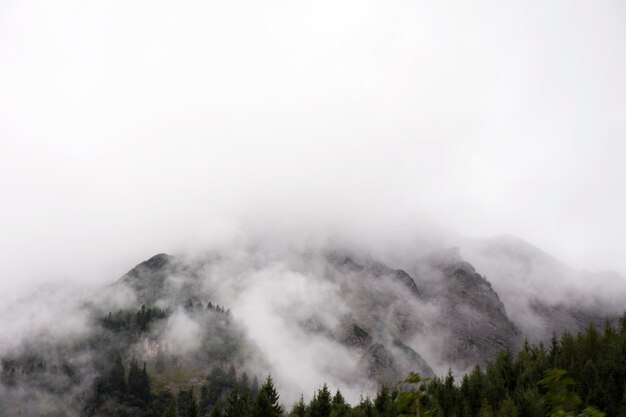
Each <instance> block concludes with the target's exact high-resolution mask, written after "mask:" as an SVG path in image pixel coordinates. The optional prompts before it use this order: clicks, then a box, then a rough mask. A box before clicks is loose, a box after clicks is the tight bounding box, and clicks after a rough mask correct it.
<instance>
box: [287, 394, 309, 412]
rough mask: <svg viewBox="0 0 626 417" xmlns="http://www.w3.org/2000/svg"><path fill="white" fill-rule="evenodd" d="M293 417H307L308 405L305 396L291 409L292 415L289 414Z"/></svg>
mask: <svg viewBox="0 0 626 417" xmlns="http://www.w3.org/2000/svg"><path fill="white" fill-rule="evenodd" d="M289 415H290V416H291V417H305V416H306V405H305V404H304V396H302V395H301V396H300V400H299V401H298V402H297V403H295V404H294V405H293V408H292V409H291V413H289Z"/></svg>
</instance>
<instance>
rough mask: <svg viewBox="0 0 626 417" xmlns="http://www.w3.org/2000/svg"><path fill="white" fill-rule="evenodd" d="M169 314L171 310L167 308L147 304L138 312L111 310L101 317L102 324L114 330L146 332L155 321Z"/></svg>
mask: <svg viewBox="0 0 626 417" xmlns="http://www.w3.org/2000/svg"><path fill="white" fill-rule="evenodd" d="M168 315H169V311H167V310H163V309H160V308H157V307H148V308H146V306H145V305H142V306H141V308H140V309H139V310H137V311H136V312H133V311H122V310H120V311H118V312H117V313H115V314H113V313H111V312H109V314H107V315H106V316H104V317H102V318H101V319H100V324H101V325H102V327H104V328H105V329H108V330H111V331H113V332H121V331H132V330H138V331H142V332H145V331H147V330H148V329H149V327H150V325H151V324H152V323H153V322H154V321H157V320H161V319H164V318H166V317H167V316H168Z"/></svg>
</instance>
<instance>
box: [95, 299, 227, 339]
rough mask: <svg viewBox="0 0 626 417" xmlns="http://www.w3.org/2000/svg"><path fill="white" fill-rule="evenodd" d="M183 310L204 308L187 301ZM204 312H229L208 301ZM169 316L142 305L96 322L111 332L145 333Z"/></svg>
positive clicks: (106, 316) (192, 301)
mask: <svg viewBox="0 0 626 417" xmlns="http://www.w3.org/2000/svg"><path fill="white" fill-rule="evenodd" d="M184 308H185V310H186V311H201V310H203V309H204V308H205V307H204V305H203V304H202V302H200V301H194V300H193V299H189V300H187V302H186V303H185V305H184ZM206 310H207V311H214V312H216V313H220V314H226V315H230V310H227V309H226V308H225V307H223V306H220V305H218V304H213V303H212V302H210V301H209V302H208V303H207V305H206ZM169 315H170V311H169V310H167V309H161V308H158V307H146V306H145V305H142V306H141V308H139V309H138V310H137V311H131V310H118V311H117V312H116V313H115V314H113V313H112V312H109V313H108V314H106V315H105V316H104V317H101V318H100V319H99V320H98V322H99V323H100V325H101V326H102V327H104V328H105V329H108V330H111V331H113V332H121V331H133V330H136V331H140V332H145V331H147V330H148V329H149V328H150V325H151V324H152V323H153V322H155V321H158V320H161V319H164V318H166V317H168V316H169Z"/></svg>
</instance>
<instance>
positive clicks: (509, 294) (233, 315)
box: [0, 236, 626, 412]
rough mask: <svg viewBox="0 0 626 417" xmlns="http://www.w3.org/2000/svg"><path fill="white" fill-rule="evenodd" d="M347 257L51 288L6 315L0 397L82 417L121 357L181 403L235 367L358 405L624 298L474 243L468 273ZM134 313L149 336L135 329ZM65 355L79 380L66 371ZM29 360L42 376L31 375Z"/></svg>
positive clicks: (271, 243) (237, 258)
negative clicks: (140, 366) (336, 393)
mask: <svg viewBox="0 0 626 417" xmlns="http://www.w3.org/2000/svg"><path fill="white" fill-rule="evenodd" d="M339 242H340V240H337V239H334V240H326V241H324V242H320V241H311V240H309V241H308V242H307V243H305V244H302V243H299V244H295V245H294V244H293V243H294V242H276V241H275V240H272V239H268V240H265V241H263V240H254V239H252V240H249V241H248V242H246V243H245V244H239V245H237V247H229V248H228V249H226V248H224V247H221V248H215V249H212V250H207V251H204V252H202V253H196V254H193V255H183V254H179V255H168V254H157V255H154V256H152V257H150V258H149V259H147V260H146V261H144V262H141V263H139V264H138V265H137V266H135V267H134V268H132V269H131V270H130V271H129V272H128V273H127V274H125V275H124V276H123V277H121V278H120V279H119V280H117V281H114V282H112V283H111V284H109V285H107V286H105V287H104V288H101V289H99V290H97V291H96V292H95V293H94V292H85V291H83V292H82V293H77V292H76V291H74V292H70V291H68V289H67V288H58V289H56V290H54V289H53V290H52V291H45V292H41V293H39V294H33V295H31V296H29V297H28V298H27V299H23V300H20V302H19V303H15V304H12V305H9V306H8V308H7V307H5V308H4V309H3V311H2V312H1V313H2V316H3V318H5V320H3V325H2V329H0V330H1V331H2V334H3V340H5V342H3V343H2V344H0V348H1V350H0V356H2V358H3V362H2V363H3V368H2V378H3V381H4V382H3V384H4V385H3V389H2V390H1V391H0V398H2V399H3V401H4V402H6V403H7V404H20V403H21V401H23V399H24V398H25V397H24V396H25V395H31V396H33V397H34V398H37V399H38V400H37V401H40V402H41V403H38V402H37V401H36V402H35V403H34V404H39V406H42V407H47V406H48V405H49V401H50V399H49V398H51V396H54V395H58V393H61V394H62V395H63V398H65V399H64V400H63V401H62V403H63V404H64V407H68V408H69V409H72V408H75V409H76V410H79V409H80V408H81V404H83V402H82V401H84V400H80V398H81V396H84V393H85V392H88V391H89V390H88V389H87V391H85V387H89V386H90V385H91V384H93V381H94V380H95V381H97V378H98V375H100V372H102V371H100V370H99V369H101V368H99V366H103V365H98V364H97V361H96V362H95V364H94V363H93V359H94V358H97V357H99V356H102V355H104V354H106V352H108V351H109V350H110V349H121V352H122V353H123V357H134V358H137V359H138V360H140V361H145V362H146V363H147V364H148V369H149V372H150V373H151V374H152V375H153V378H155V379H156V381H157V384H158V386H159V387H165V388H168V389H170V390H172V391H174V392H178V390H181V389H185V388H187V387H193V386H197V384H200V383H202V381H203V380H204V378H205V377H206V375H209V374H210V372H211V369H214V367H216V366H218V367H224V366H234V368H235V369H236V371H237V372H238V373H242V372H246V373H247V375H264V374H266V373H268V372H271V373H272V375H273V376H274V379H275V381H276V384H277V386H278V387H279V388H280V390H281V393H282V395H283V396H284V398H283V399H284V401H286V402H287V403H291V402H294V401H295V400H296V399H297V398H299V396H300V395H302V394H305V395H306V394H307V393H309V392H312V390H313V389H314V388H315V387H316V386H317V385H318V384H319V381H326V382H328V383H329V384H330V385H331V387H340V388H341V390H342V392H344V394H345V395H346V396H347V398H348V399H349V400H351V401H356V400H358V398H359V397H360V396H361V395H363V394H367V393H372V392H374V391H375V389H376V387H377V386H378V384H391V385H393V384H395V383H396V382H397V381H399V380H400V379H401V378H402V377H403V375H404V374H405V373H406V371H407V370H415V371H419V372H420V373H421V374H423V375H439V376H442V375H444V374H445V373H446V372H447V370H448V369H449V368H451V369H453V370H454V372H455V373H457V375H461V374H462V373H463V372H465V371H467V370H469V369H471V368H472V367H473V366H474V365H476V364H486V363H487V362H488V361H490V360H494V359H495V357H496V356H497V354H498V352H500V351H501V350H502V349H509V350H511V351H516V350H518V349H519V348H520V347H521V346H522V343H523V341H524V339H525V338H528V339H530V340H535V341H544V342H546V343H547V342H548V341H549V339H550V337H551V336H552V334H553V333H556V334H561V333H562V332H563V331H570V332H577V331H580V330H582V329H585V328H586V327H587V326H588V325H589V324H590V323H594V324H596V325H598V326H601V325H602V324H603V323H604V321H605V320H606V319H609V320H612V321H614V320H616V319H617V317H618V316H619V315H620V314H621V313H622V311H621V310H620V309H621V308H622V306H623V305H625V304H626V293H625V292H621V293H617V292H616V291H614V292H613V294H612V295H611V297H610V298H607V297H606V294H603V293H602V292H594V290H593V289H592V287H591V286H588V285H582V286H577V285H575V284H574V283H575V282H576V279H574V278H575V277H570V276H569V274H575V275H576V276H578V274H580V275H581V276H583V277H589V276H590V275H589V274H583V273H577V272H575V271H573V270H571V269H569V268H567V267H566V266H565V265H563V264H562V263H560V262H558V261H557V260H556V259H554V258H552V257H551V256H549V255H547V254H546V253H544V252H542V251H541V250H539V249H538V248H535V247H533V246H532V245H530V244H528V243H526V242H524V241H521V240H519V239H516V238H514V237H511V236H502V237H499V238H494V239H489V240H484V241H467V240H465V241H464V242H465V243H466V244H467V245H468V247H469V249H467V252H468V256H467V258H466V257H465V256H464V252H465V251H466V250H465V249H460V248H458V247H446V246H439V245H438V244H432V245H424V243H423V242H421V241H420V240H415V241H414V244H413V246H405V247H404V251H403V252H400V251H398V252H396V253H390V252H388V251H378V252H377V251H376V250H372V249H371V248H370V249H369V250H368V249H365V248H364V247H363V246H360V245H353V246H349V245H347V244H346V242H347V241H345V240H343V241H342V243H341V244H340V243H339ZM468 242H469V243H468ZM471 259H475V260H476V263H475V264H474V263H473V262H474V261H472V262H470V260H471ZM481 262H482V263H481ZM479 264H480V265H482V266H484V267H485V268H490V270H489V271H490V272H489V275H487V276H485V275H483V274H484V272H483V271H482V270H481V269H480V268H479V267H478V266H477V265H479ZM490 276H491V277H493V280H491V281H490V279H489V277H490ZM547 278H550V279H551V280H552V281H550V282H548V281H546V279H547ZM609 279H614V277H610V278H609ZM580 283H581V284H585V282H583V281H581V282H580ZM551 287H554V289H555V290H559V294H560V295H561V296H560V297H559V296H555V295H554V293H553V292H552V291H547V289H549V288H551ZM618 300H621V303H617V301H618ZM583 301H584V302H583ZM146 309H147V310H146ZM153 309H156V310H153ZM28 312H30V315H28V314H29V313H28ZM135 313H136V314H137V320H139V317H145V319H141V320H147V321H145V323H146V324H145V325H144V324H142V325H140V327H134V326H136V325H130V324H127V323H130V322H128V321H127V320H135V319H133V317H135ZM25 314H26V315H28V317H26V318H24V317H23V316H24V315H25ZM24 320H27V322H28V323H29V325H28V327H26V326H25V325H24ZM125 323H126V324H125ZM138 323H139V322H138ZM142 323H143V322H142ZM126 326H131V327H126ZM141 326H144V327H141ZM68 355H69V357H70V358H72V359H71V360H70V362H68V365H67V366H71V369H73V371H72V375H74V376H72V377H71V378H70V379H67V378H68V377H67V376H66V375H65V374H64V373H63V372H65V371H63V370H64V369H65V368H64V366H65V365H63V363H65V362H59V361H60V360H61V358H66V357H67V356H68ZM37 358H39V359H37ZM63 360H66V359H63ZM33 361H35V362H33ZM36 361H41V363H45V364H46V367H45V368H44V369H43V370H41V371H37V370H36V369H37V368H33V366H35V365H33V363H35V364H36V363H38V362H36ZM104 369H106V368H104ZM174 373H175V374H176V375H178V376H177V377H176V378H174V377H173V375H174ZM33 378H34V380H35V381H38V382H36V383H35V384H33V383H32V381H33ZM59 381H61V382H59ZM50 384H53V385H50ZM59 384H60V385H59ZM52 386H57V387H58V386H61V387H62V388H58V389H60V390H61V391H58V389H57V390H56V391H55V389H53V388H52ZM81 387H82V388H81ZM20 390H21V391H20ZM33 390H34V391H33ZM31 391H33V392H35V394H32V392H31ZM29 392H30V394H28V393H29ZM55 392H56V393H57V394H55ZM42 404H46V405H45V406H44V405H42ZM16 407H17V406H16ZM77 412H78V411H77Z"/></svg>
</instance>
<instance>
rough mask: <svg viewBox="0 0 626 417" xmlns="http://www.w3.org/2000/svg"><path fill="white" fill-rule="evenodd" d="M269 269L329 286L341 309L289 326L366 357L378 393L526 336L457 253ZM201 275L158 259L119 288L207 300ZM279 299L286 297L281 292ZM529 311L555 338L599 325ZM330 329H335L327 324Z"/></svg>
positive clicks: (153, 296)
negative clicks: (412, 260) (399, 262)
mask: <svg viewBox="0 0 626 417" xmlns="http://www.w3.org/2000/svg"><path fill="white" fill-rule="evenodd" d="M507 253H508V252H507ZM222 257H223V258H224V259H227V258H228V256H227V254H224V255H222ZM251 258H252V259H253V262H251V264H250V265H249V266H247V267H246V268H247V269H246V268H241V270H246V271H249V270H252V271H254V270H256V269H263V268H265V267H266V265H265V264H264V261H263V260H262V259H261V260H260V258H259V257H255V256H251ZM238 262H239V260H238ZM271 262H273V263H274V264H276V263H277V262H283V263H284V265H286V268H288V269H289V270H293V271H294V273H297V274H300V275H305V276H306V277H307V279H310V280H313V281H315V282H319V283H320V285H322V284H323V285H331V286H332V288H333V289H334V291H336V292H337V294H336V295H337V296H338V297H339V299H340V300H341V303H342V304H343V306H342V308H337V309H335V307H336V306H328V307H329V308H328V309H327V308H325V306H323V305H322V306H319V307H318V308H321V309H322V310H328V311H318V312H316V311H313V312H307V311H308V310H305V309H303V311H291V312H290V313H289V314H291V315H293V316H294V317H297V320H295V321H292V322H291V323H292V324H290V325H293V326H296V327H298V328H299V329H300V331H301V332H303V333H304V334H309V335H315V337H319V338H323V339H325V340H328V341H331V342H333V343H337V344H338V345H341V346H344V347H346V348H348V349H349V350H350V351H351V352H353V353H354V354H355V355H357V356H358V357H360V360H359V367H360V368H361V371H362V372H363V373H364V374H365V375H366V376H367V377H368V378H369V379H370V380H374V381H376V382H378V383H386V384H391V383H395V382H397V381H399V380H400V379H402V377H403V376H404V375H406V373H407V372H409V371H418V372H420V373H422V374H424V375H432V374H433V369H432V367H431V366H429V363H427V361H426V360H425V359H424V357H425V356H424V353H426V357H428V358H429V361H430V360H434V361H435V362H437V363H438V364H446V368H447V367H448V366H450V367H453V368H454V369H457V370H464V369H468V368H470V367H472V366H474V365H475V364H484V363H486V362H487V361H489V360H492V359H494V358H495V357H496V356H497V354H498V353H499V352H500V351H501V350H502V349H509V350H516V349H517V348H519V346H521V344H522V341H523V338H524V336H526V335H523V334H522V332H521V331H520V330H519V328H518V327H517V326H516V324H514V322H513V321H512V320H511V319H510V318H509V316H508V314H507V310H506V308H505V305H504V304H503V302H502V300H501V299H500V297H499V296H498V294H497V293H496V291H495V290H494V288H493V287H492V285H491V283H490V282H489V281H488V280H487V279H486V278H485V277H484V276H482V275H481V274H479V273H478V272H477V271H476V270H475V268H474V267H473V266H472V265H471V264H470V263H468V262H466V261H464V260H463V259H461V257H460V254H459V252H458V250H454V249H453V250H449V251H445V252H442V253H439V254H436V255H433V256H431V257H430V258H427V259H420V260H418V261H416V264H415V265H414V266H415V267H410V268H407V265H404V266H403V268H404V269H401V268H398V267H394V266H393V265H388V264H386V263H383V262H381V261H379V260H376V259H374V258H372V257H370V256H367V255H359V254H354V253H349V252H348V251H338V250H333V251H320V252H318V253H311V252H307V253H306V254H302V253H296V254H294V253H290V254H289V260H282V259H280V258H279V259H272V261H271ZM205 267H206V264H202V263H200V264H198V263H196V264H193V265H192V264H189V263H186V262H184V261H183V260H181V259H179V258H176V257H172V256H169V255H166V254H159V255H156V256H154V257H152V258H150V259H149V260H147V261H145V262H143V263H141V264H139V265H137V266H136V267H135V268H133V269H132V270H131V271H129V272H128V273H127V274H126V275H125V276H124V277H122V278H121V279H120V281H119V284H120V285H127V286H129V287H130V288H132V289H133V290H134V291H135V292H136V294H137V297H138V299H139V300H140V301H141V302H142V303H145V304H154V303H157V302H161V303H163V300H168V301H167V302H173V301H175V302H188V301H187V300H190V299H192V300H193V299H199V298H198V297H200V298H202V297H204V299H206V298H209V299H210V298H211V297H209V296H208V295H207V293H206V288H205V287H204V286H203V282H204V281H206V280H207V279H208V278H210V277H208V278H207V274H209V275H210V274H211V269H210V268H208V269H207V268H205ZM248 273H250V272H248ZM233 279H235V278H233ZM268 279H271V275H270V276H268ZM194 297H195V298H194ZM273 297H281V294H280V290H278V291H277V292H276V293H275V294H274V295H273ZM235 299H236V298H235ZM214 301H215V300H214ZM217 301H219V300H217ZM228 307H229V308H231V309H232V310H233V311H236V310H237V308H238V306H237V305H236V304H234V305H228ZM294 308H296V309H298V306H295V307H294ZM533 309H534V310H535V312H536V314H537V315H539V316H541V317H544V318H545V319H546V320H547V321H549V322H550V323H553V324H554V330H555V331H557V332H558V331H560V330H561V329H567V330H571V329H572V328H574V327H577V326H578V328H581V327H583V328H584V327H585V326H586V325H587V323H588V322H589V321H594V317H593V316H591V315H589V314H586V313H585V312H584V311H581V312H572V311H570V310H568V309H566V308H564V307H563V308H560V307H558V306H557V307H555V306H549V305H544V304H541V303H536V304H535V305H534V306H533ZM333 311H336V312H335V313H329V312H333ZM320 314H321V315H320ZM328 314H335V315H336V317H334V319H335V320H330V321H329V320H328V319H323V318H322V316H324V315H328ZM327 318H328V317H327ZM333 321H336V324H329V323H330V322H333ZM594 322H595V321H594ZM557 324H559V325H557ZM544 336H545V335H543V334H542V335H541V337H544ZM438 371H441V369H438Z"/></svg>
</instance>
